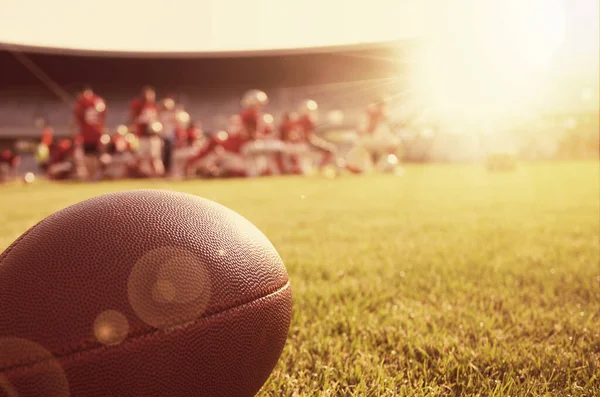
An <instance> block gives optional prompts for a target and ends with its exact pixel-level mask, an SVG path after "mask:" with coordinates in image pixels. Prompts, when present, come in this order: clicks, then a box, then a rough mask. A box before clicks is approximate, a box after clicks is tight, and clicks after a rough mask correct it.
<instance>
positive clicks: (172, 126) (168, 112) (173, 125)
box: [158, 95, 183, 173]
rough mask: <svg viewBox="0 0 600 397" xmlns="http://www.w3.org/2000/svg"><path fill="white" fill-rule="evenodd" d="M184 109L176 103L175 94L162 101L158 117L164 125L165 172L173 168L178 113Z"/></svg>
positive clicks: (163, 157)
mask: <svg viewBox="0 0 600 397" xmlns="http://www.w3.org/2000/svg"><path fill="white" fill-rule="evenodd" d="M181 111H183V109H178V106H177V105H176V103H175V98H174V96H173V95H168V96H167V97H166V98H165V99H163V100H162V101H161V102H160V106H159V109H158V118H159V121H160V123H161V124H162V127H163V132H162V139H163V156H162V159H163V164H164V167H165V172H166V173H169V172H170V170H171V160H172V157H173V145H174V142H175V139H176V136H175V134H176V129H177V113H178V112H181Z"/></svg>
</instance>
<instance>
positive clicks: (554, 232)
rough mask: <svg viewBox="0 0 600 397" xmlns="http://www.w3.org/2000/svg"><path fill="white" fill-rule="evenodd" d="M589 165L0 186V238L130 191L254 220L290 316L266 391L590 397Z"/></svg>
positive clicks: (598, 354) (593, 294) (595, 362)
mask: <svg viewBox="0 0 600 397" xmlns="http://www.w3.org/2000/svg"><path fill="white" fill-rule="evenodd" d="M599 181H600V168H599V164H598V162H588V163H553V164H549V163H540V164H529V165H522V166H521V167H520V168H519V169H517V171H516V172H512V173H497V174H490V173H488V172H486V171H485V170H484V169H483V168H481V167H479V166H474V165H431V166H409V167H407V169H406V173H405V175H403V176H401V177H398V176H368V177H367V176H365V177H358V176H344V177H341V178H338V179H336V180H329V179H325V178H321V177H316V178H295V177H290V178H269V179H257V180H229V181H185V182H176V183H171V182H166V181H125V182H115V183H98V184H92V185H84V184H71V183H65V184H48V183H36V184H33V185H30V186H17V185H12V186H5V187H0V208H1V209H2V211H1V213H0V222H1V224H2V225H3V228H2V229H1V231H0V247H1V248H2V249H3V248H5V247H6V246H8V245H9V244H10V243H11V242H12V241H13V240H14V239H15V238H16V237H18V236H19V235H20V234H21V233H22V232H24V231H25V230H26V229H27V228H28V227H30V226H32V225H33V224H35V223H36V222H37V221H39V220H40V219H42V218H43V217H44V216H46V215H49V214H50V213H52V212H54V211H56V210H58V209H60V208H63V207H65V206H67V205H69V204H72V203H75V202H77V201H80V200H82V199H85V198H88V197H92V196H94V195H97V194H100V193H103V192H107V191H116V190H125V189H132V188H148V187H149V188H165V189H172V190H180V191H186V192H190V193H193V194H197V195H201V196H204V197H207V198H210V199H213V200H216V201H218V202H220V203H222V204H224V205H226V206H229V207H230V208H232V209H234V210H236V211H238V212H239V213H241V214H242V215H244V216H246V217H247V218H248V219H250V220H251V221H252V222H254V223H255V224H256V225H257V226H258V227H259V228H260V229H261V230H263V232H264V233H265V234H266V235H267V236H268V237H269V238H270V239H271V241H272V242H273V244H274V245H275V247H277V249H278V250H279V252H280V254H281V256H282V257H283V259H284V261H285V263H286V266H287V269H288V271H289V274H290V278H291V281H292V287H293V294H294V318H293V322H292V326H291V330H290V334H289V339H288V343H287V345H286V347H285V350H284V352H283V356H282V358H281V360H280V362H279V364H278V366H277V367H276V369H275V370H274V372H273V374H272V376H271V378H270V379H269V381H268V382H267V384H266V385H265V387H264V388H263V391H262V392H261V395H265V396H271V395H272V396H304V395H319V396H384V395H385V396H396V395H397V396H404V395H405V396H438V395H465V394H469V395H481V396H509V395H510V396H520V395H523V396H525V395H531V396H550V395H552V396H568V395H573V396H598V395H600V243H599V240H600V202H599V200H600V186H599V184H600V182H599Z"/></svg>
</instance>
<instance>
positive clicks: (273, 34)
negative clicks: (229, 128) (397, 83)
mask: <svg viewBox="0 0 600 397" xmlns="http://www.w3.org/2000/svg"><path fill="white" fill-rule="evenodd" d="M433 3H439V2H438V1H437V0H418V1H417V0H369V1H358V2H352V1H347V0H253V1H241V0H168V1H165V0H162V1H156V2H152V1H148V0H99V1H82V0H54V1H45V0H20V1H9V2H6V3H5V4H3V6H2V12H1V13H0V43H4V45H8V48H9V49H15V48H18V49H23V50H29V51H34V52H55V53H67V54H82V55H86V54H90V53H91V54H98V55H113V56H119V55H125V54H126V55H128V56H130V55H132V54H133V55H139V56H144V55H157V54H159V55H160V56H170V55H172V56H185V55H194V56H197V55H205V56H211V55H214V56H219V57H222V56H228V55H231V56H239V55H244V54H250V53H251V54H257V53H281V52H285V53H289V52H303V51H306V50H310V51H314V50H317V51H318V50H332V49H335V48H338V47H343V48H348V47H356V48H360V47H362V46H364V45H370V44H374V43H387V42H394V41H397V40H403V39H407V38H414V37H418V36H420V35H421V34H422V33H423V30H424V29H426V27H427V22H428V20H430V19H431V17H430V16H429V17H428V15H427V13H429V12H430V11H431V9H430V8H429V7H430V6H431V5H432V4H433Z"/></svg>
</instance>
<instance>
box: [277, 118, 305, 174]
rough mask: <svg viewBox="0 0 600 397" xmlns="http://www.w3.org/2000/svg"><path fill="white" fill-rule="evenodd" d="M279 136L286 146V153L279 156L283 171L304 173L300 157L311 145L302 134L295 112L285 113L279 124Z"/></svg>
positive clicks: (280, 166) (278, 159)
mask: <svg viewBox="0 0 600 397" xmlns="http://www.w3.org/2000/svg"><path fill="white" fill-rule="evenodd" d="M279 137H280V139H281V140H282V141H283V143H284V144H285V147H286V151H285V153H281V154H279V155H278V156H277V161H278V163H279V168H280V169H281V170H283V173H286V174H287V173H292V174H302V173H303V172H302V167H301V161H300V158H301V157H302V156H304V155H306V154H307V153H308V152H309V146H308V144H307V143H306V139H304V136H303V135H302V130H301V128H300V127H299V125H298V117H297V116H296V114H295V113H290V112H288V113H284V115H283V118H282V120H281V124H280V125H279Z"/></svg>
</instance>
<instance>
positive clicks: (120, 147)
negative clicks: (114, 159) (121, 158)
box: [106, 134, 131, 154]
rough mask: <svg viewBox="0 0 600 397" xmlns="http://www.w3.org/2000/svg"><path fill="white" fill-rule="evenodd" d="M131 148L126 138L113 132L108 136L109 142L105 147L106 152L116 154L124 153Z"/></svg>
mask: <svg viewBox="0 0 600 397" xmlns="http://www.w3.org/2000/svg"><path fill="white" fill-rule="evenodd" d="M130 150H131V145H130V144H129V142H127V139H125V137H124V136H123V135H120V134H114V135H113V136H111V137H110V143H109V144H108V147H107V148H106V151H107V153H109V154H117V153H125V152H128V151H130Z"/></svg>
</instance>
